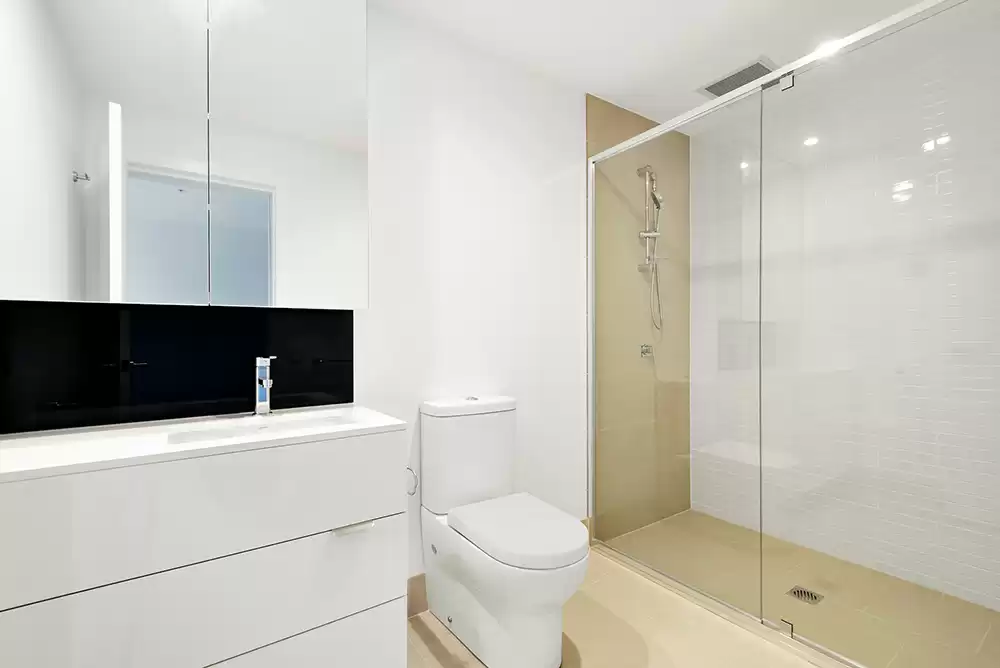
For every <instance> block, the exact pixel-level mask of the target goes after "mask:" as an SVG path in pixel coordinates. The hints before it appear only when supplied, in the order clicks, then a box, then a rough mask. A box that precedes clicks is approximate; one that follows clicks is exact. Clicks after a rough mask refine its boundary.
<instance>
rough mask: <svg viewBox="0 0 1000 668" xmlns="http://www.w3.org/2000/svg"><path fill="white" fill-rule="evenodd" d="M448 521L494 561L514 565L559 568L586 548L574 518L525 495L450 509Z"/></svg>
mask: <svg viewBox="0 0 1000 668" xmlns="http://www.w3.org/2000/svg"><path fill="white" fill-rule="evenodd" d="M448 526H449V527H451V528H452V529H453V530H454V531H456V532H457V533H459V534H461V535H462V536H463V537H464V538H465V539H466V540H468V541H469V542H470V543H472V544H473V545H475V546H476V547H478V548H479V549H480V550H482V551H483V552H485V553H486V554H488V555H489V556H491V557H493V558H494V559H496V560H497V561H499V562H501V563H503V564H506V565H508V566H515V567H517V568H525V569H531V570H549V569H555V568H562V567H564V566H569V565H570V564H574V563H576V562H578V561H580V560H581V559H583V558H585V557H586V556H587V553H588V551H589V536H588V534H587V529H586V528H585V527H584V526H583V524H582V523H581V522H580V521H579V520H577V519H576V518H574V517H573V516H572V515H569V514H568V513H565V512H563V511H561V510H559V509H558V508H555V507H553V506H550V505H549V504H547V503H545V502H544V501H542V500H540V499H537V498H535V497H534V496H532V495H530V494H524V493H521V494H511V495H508V496H502V497H499V498H496V499H489V500H487V501H480V502H478V503H472V504H468V505H465V506H459V507H457V508H453V509H452V510H451V512H450V513H448Z"/></svg>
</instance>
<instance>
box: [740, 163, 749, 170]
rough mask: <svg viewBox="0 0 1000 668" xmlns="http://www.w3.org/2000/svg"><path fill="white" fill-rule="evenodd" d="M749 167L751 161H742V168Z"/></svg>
mask: <svg viewBox="0 0 1000 668" xmlns="http://www.w3.org/2000/svg"><path fill="white" fill-rule="evenodd" d="M749 168H750V163H749V162H741V163H740V169H749Z"/></svg>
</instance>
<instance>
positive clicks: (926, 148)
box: [922, 139, 934, 152]
mask: <svg viewBox="0 0 1000 668" xmlns="http://www.w3.org/2000/svg"><path fill="white" fill-rule="evenodd" d="M922 146H923V149H924V152H927V151H933V150H934V140H933V139H931V140H930V141H925V142H924V143H923V144H922Z"/></svg>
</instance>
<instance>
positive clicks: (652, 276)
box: [635, 165, 663, 330]
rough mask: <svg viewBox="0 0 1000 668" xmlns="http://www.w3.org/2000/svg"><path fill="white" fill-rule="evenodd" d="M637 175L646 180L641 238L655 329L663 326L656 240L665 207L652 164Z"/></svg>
mask: <svg viewBox="0 0 1000 668" xmlns="http://www.w3.org/2000/svg"><path fill="white" fill-rule="evenodd" d="M635 173H636V175H637V176H638V177H639V178H641V179H643V180H644V181H645V182H646V203H645V210H646V219H645V221H644V225H643V230H642V231H641V232H639V239H640V240H641V241H642V242H643V243H644V244H645V245H646V263H645V265H644V268H645V269H648V270H649V319H650V321H651V322H652V325H653V329H656V330H659V329H660V328H661V327H662V326H663V314H662V306H661V303H660V272H659V269H658V268H657V266H656V242H657V240H658V239H659V238H660V211H661V210H662V209H663V195H661V194H660V193H658V192H656V172H654V171H653V168H652V167H651V166H650V165H645V166H643V167H640V168H639V169H637V170H636V171H635Z"/></svg>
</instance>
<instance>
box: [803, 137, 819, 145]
mask: <svg viewBox="0 0 1000 668" xmlns="http://www.w3.org/2000/svg"><path fill="white" fill-rule="evenodd" d="M802 143H803V144H805V145H806V146H815V145H816V144H818V143H819V137H806V140H805V141H804V142H802Z"/></svg>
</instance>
